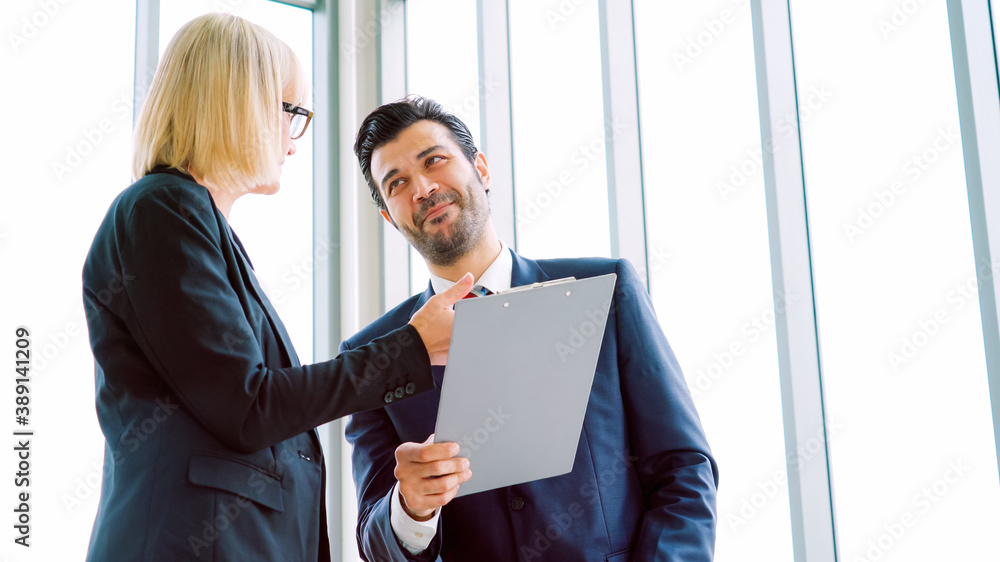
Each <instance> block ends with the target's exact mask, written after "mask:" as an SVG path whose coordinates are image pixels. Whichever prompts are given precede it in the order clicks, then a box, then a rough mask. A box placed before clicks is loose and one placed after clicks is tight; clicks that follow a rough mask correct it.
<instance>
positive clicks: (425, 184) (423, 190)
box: [413, 174, 438, 201]
mask: <svg viewBox="0 0 1000 562" xmlns="http://www.w3.org/2000/svg"><path fill="white" fill-rule="evenodd" d="M413 183H414V187H415V188H416V189H414V190H413V200H414V201H421V200H423V199H426V198H428V197H430V195H431V194H432V193H434V192H435V191H437V189H438V184H437V182H436V181H433V180H431V179H430V178H428V177H426V176H423V175H420V174H418V175H417V176H416V177H414V178H413Z"/></svg>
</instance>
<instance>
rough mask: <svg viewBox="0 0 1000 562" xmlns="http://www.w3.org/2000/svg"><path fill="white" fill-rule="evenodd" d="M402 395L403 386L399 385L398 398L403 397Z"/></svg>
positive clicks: (397, 389) (397, 388)
mask: <svg viewBox="0 0 1000 562" xmlns="http://www.w3.org/2000/svg"><path fill="white" fill-rule="evenodd" d="M402 397H403V387H401V386H397V387H396V398H402Z"/></svg>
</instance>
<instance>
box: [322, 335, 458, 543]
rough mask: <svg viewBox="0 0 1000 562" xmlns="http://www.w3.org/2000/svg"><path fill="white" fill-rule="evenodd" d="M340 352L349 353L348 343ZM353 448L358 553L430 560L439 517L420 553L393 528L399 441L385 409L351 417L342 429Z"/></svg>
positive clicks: (438, 534) (438, 540) (439, 528)
mask: <svg viewBox="0 0 1000 562" xmlns="http://www.w3.org/2000/svg"><path fill="white" fill-rule="evenodd" d="M340 351H341V353H351V352H352V351H351V346H350V344H349V343H348V342H346V341H345V342H343V343H342V344H341V345H340ZM345 436H346V437H347V441H348V442H349V443H350V444H351V446H352V447H353V453H352V454H351V461H352V463H353V465H354V484H355V486H356V488H357V493H358V527H357V540H358V552H359V553H360V554H361V558H362V559H364V560H365V561H367V562H375V561H379V562H381V561H384V560H388V561H392V562H402V561H409V562H425V561H426V562H430V561H433V560H436V559H437V557H438V555H439V554H440V552H441V544H442V542H441V519H440V518H438V527H437V532H436V533H435V534H434V539H433V540H431V543H430V544H429V545H428V546H427V548H426V549H425V550H424V551H423V552H422V553H420V554H411V553H410V551H408V550H406V548H404V547H403V545H402V544H401V543H400V542H399V538H398V537H396V532H395V531H394V530H393V529H392V523H391V521H390V519H389V509H390V506H391V505H392V496H391V495H390V494H392V490H393V487H394V486H395V485H396V476H395V470H396V454H395V453H396V447H398V446H399V445H401V444H402V441H400V439H399V434H398V433H397V432H396V428H395V427H394V426H393V425H392V420H391V419H390V418H389V415H388V414H387V413H386V411H385V410H384V409H379V410H372V411H369V412H361V413H358V414H355V415H353V416H351V418H350V420H349V421H348V422H347V428H346V432H345Z"/></svg>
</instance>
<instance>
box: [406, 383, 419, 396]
mask: <svg viewBox="0 0 1000 562" xmlns="http://www.w3.org/2000/svg"><path fill="white" fill-rule="evenodd" d="M416 391H417V385H415V384H413V383H412V382H408V383H406V393H407V394H413V393H414V392H416Z"/></svg>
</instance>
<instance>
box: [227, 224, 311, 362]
mask: <svg viewBox="0 0 1000 562" xmlns="http://www.w3.org/2000/svg"><path fill="white" fill-rule="evenodd" d="M226 230H228V231H229V235H230V237H231V239H232V240H233V242H235V243H236V246H237V248H238V251H237V252H236V254H237V255H238V256H239V259H240V261H242V263H243V270H244V273H245V275H244V277H245V279H246V280H247V281H249V282H250V289H251V292H253V296H254V298H255V299H257V302H259V303H260V305H261V307H263V308H264V312H265V313H266V314H267V317H268V320H270V322H271V327H273V328H274V331H275V333H276V334H278V340H279V341H280V343H281V347H282V348H283V349H284V350H285V355H286V356H287V357H288V359H289V361H290V362H291V363H292V366H293V367H298V366H300V365H301V363H299V357H298V355H297V354H296V353H295V348H294V347H293V346H292V339H291V338H290V337H288V332H286V331H285V325H284V324H282V323H281V319H280V318H279V317H278V313H277V312H276V311H275V310H274V307H272V306H271V301H270V300H268V298H267V295H266V294H265V293H264V290H263V289H261V287H260V284H258V283H257V276H256V275H255V274H254V270H253V264H251V263H250V256H248V255H247V253H246V249H244V248H243V243H242V242H240V239H239V238H238V237H237V236H236V233H235V232H233V231H232V229H231V228H229V227H228V225H227V226H226Z"/></svg>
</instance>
